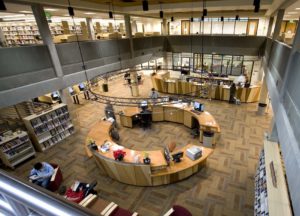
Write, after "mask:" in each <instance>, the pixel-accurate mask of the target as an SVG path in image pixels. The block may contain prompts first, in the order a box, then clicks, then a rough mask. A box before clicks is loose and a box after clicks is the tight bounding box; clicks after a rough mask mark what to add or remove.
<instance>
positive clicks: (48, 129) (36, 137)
mask: <svg viewBox="0 0 300 216" xmlns="http://www.w3.org/2000/svg"><path fill="white" fill-rule="evenodd" d="M23 121H24V123H25V126H26V128H27V130H28V131H29V134H30V137H31V139H32V141H33V144H34V145H35V148H36V150H37V151H45V150H46V149H48V148H50V147H51V146H54V145H55V144H57V143H59V142H60V141H62V140H64V139H65V138H67V137H69V136H70V135H71V134H73V133H74V126H73V124H72V121H71V118H70V114H69V111H68V107H67V105H66V104H56V105H54V106H52V107H51V109H50V110H47V111H43V112H42V113H40V114H34V115H31V116H28V117H26V118H23Z"/></svg>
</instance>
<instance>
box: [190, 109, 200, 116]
mask: <svg viewBox="0 0 300 216" xmlns="http://www.w3.org/2000/svg"><path fill="white" fill-rule="evenodd" d="M191 112H193V113H195V114H197V115H200V114H201V112H200V111H197V110H191Z"/></svg>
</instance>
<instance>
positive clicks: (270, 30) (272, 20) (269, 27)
mask: <svg viewBox="0 0 300 216" xmlns="http://www.w3.org/2000/svg"><path fill="white" fill-rule="evenodd" d="M273 22H274V17H270V19H269V26H268V32H267V37H270V36H271V32H272V26H273Z"/></svg>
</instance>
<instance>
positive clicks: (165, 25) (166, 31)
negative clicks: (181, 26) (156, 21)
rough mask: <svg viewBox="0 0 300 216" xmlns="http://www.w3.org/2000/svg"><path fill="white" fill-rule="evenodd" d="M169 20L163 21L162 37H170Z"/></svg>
mask: <svg viewBox="0 0 300 216" xmlns="http://www.w3.org/2000/svg"><path fill="white" fill-rule="evenodd" d="M167 26H168V25H167V19H163V22H162V31H161V34H162V35H168V27H167Z"/></svg>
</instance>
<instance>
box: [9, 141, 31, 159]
mask: <svg viewBox="0 0 300 216" xmlns="http://www.w3.org/2000/svg"><path fill="white" fill-rule="evenodd" d="M31 148H32V145H31V143H30V142H28V143H26V144H24V145H21V146H19V147H17V148H14V149H11V150H9V151H7V152H5V154H6V155H7V158H8V159H9V160H10V159H13V158H15V156H17V155H18V154H19V153H21V152H22V151H24V150H26V149H31Z"/></svg>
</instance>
